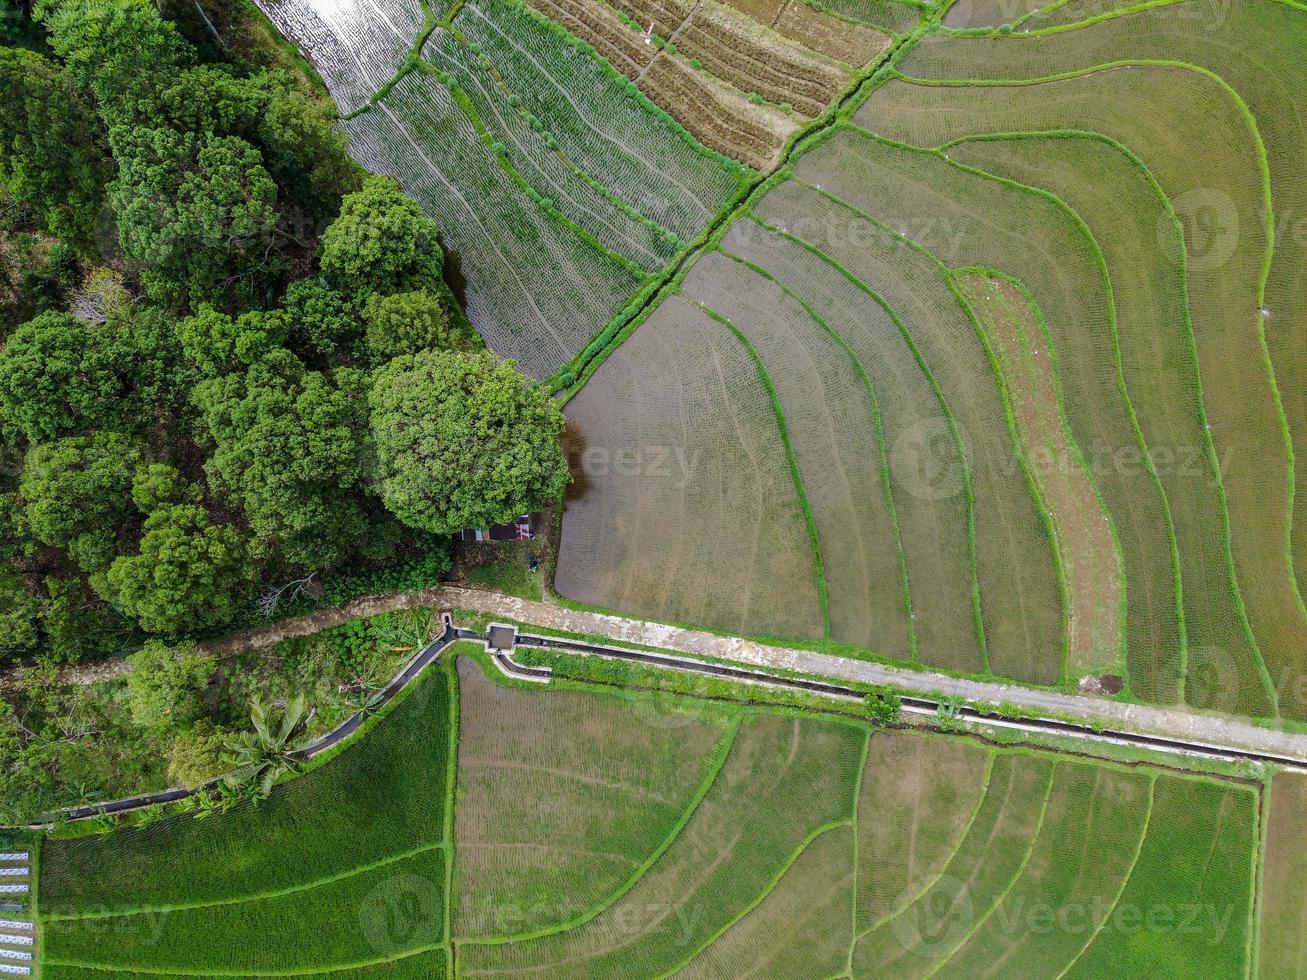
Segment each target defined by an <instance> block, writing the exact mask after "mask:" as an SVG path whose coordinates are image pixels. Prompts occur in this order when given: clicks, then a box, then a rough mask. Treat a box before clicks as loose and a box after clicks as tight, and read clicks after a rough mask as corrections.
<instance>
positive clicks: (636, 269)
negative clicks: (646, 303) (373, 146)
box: [405, 57, 656, 350]
mask: <svg viewBox="0 0 1307 980" xmlns="http://www.w3.org/2000/svg"><path fill="white" fill-rule="evenodd" d="M415 67H416V70H417V71H418V72H419V73H421V74H423V75H427V76H428V77H430V78H434V79H435V80H436V81H437V82H438V83H439V84H441V85H443V86H444V88H445V91H447V92H448V93H449V97H450V98H451V99H452V100H453V101H454V104H455V105H457V106H458V109H459V111H460V112H462V113H463V115H464V116H466V117H467V121H468V122H469V123H470V124H471V125H472V128H473V130H474V131H475V132H476V134H477V136H478V137H480V139H481V144H482V146H484V147H485V149H486V151H487V152H488V153H489V154H490V156H491V157H493V158H494V160H495V162H496V163H497V164H498V165H499V168H500V169H501V170H503V171H504V173H505V174H507V175H508V178H509V180H510V181H512V182H513V183H514V184H516V185H517V187H518V188H520V189H521V191H522V193H523V194H526V193H527V192H528V191H531V192H533V193H534V194H535V195H536V196H537V197H539V198H540V199H541V200H539V201H537V200H534V199H532V203H533V204H535V206H536V207H538V208H539V209H540V210H541V211H543V212H544V213H545V214H546V215H548V216H549V217H550V218H552V219H553V220H554V221H555V222H557V223H558V224H560V225H562V226H563V227H564V228H566V229H567V230H568V231H570V232H571V233H572V234H573V235H574V236H575V237H577V238H579V239H580V240H581V241H582V242H584V243H585V244H586V245H588V246H590V247H591V248H592V249H594V250H595V251H596V252H598V253H599V254H600V255H602V256H604V257H605V258H607V259H608V260H609V261H610V262H612V263H613V264H614V265H617V266H619V267H620V268H622V269H625V270H626V271H627V273H628V274H629V275H631V276H632V277H633V278H634V279H635V280H636V282H635V288H634V289H633V290H632V294H633V293H635V292H638V291H639V289H640V287H641V286H643V285H644V284H645V283H646V282H647V281H648V280H649V279H650V278H651V277H652V276H654V275H656V273H649V272H646V271H645V270H644V268H643V267H642V266H641V265H640V264H639V263H638V262H636V261H635V260H634V259H628V258H627V257H626V256H625V255H623V254H622V253H621V252H618V251H617V250H616V249H613V248H611V247H609V246H608V245H605V244H604V243H603V242H601V241H600V240H599V239H598V238H597V237H596V236H595V234H594V233H593V232H591V231H590V230H589V229H587V228H583V227H582V226H581V225H579V224H577V223H576V222H575V221H573V220H572V219H571V218H570V217H568V216H567V215H566V214H564V213H563V212H562V210H561V209H560V208H559V207H558V205H557V204H553V203H550V204H549V206H545V204H543V203H542V202H543V201H545V200H548V198H546V197H545V196H544V195H542V194H541V193H540V192H539V191H538V190H536V189H535V186H534V185H533V184H532V183H531V182H530V181H529V180H527V179H526V178H525V177H523V176H522V172H521V171H520V170H518V169H517V167H515V166H513V162H512V161H511V160H509V159H508V157H507V156H506V155H505V154H503V153H496V152H495V149H494V145H495V144H496V143H498V142H499V141H498V140H496V139H495V138H494V136H495V134H494V133H493V132H492V131H491V129H490V127H489V126H487V125H486V121H485V120H484V119H482V118H481V114H480V113H479V112H477V110H476V106H474V105H473V104H472V100H471V98H470V97H469V96H468V94H467V90H466V89H464V88H463V86H462V85H460V84H459V83H458V80H457V79H456V78H454V76H453V75H451V74H450V73H449V72H446V71H445V70H444V69H443V68H441V67H439V66H438V65H436V64H435V63H433V62H431V61H428V60H427V59H426V58H425V57H424V58H420V59H418V63H417V65H416V66H415ZM407 132H408V131H407V130H405V133H407ZM423 158H424V159H426V154H425V153H423ZM527 196H528V198H530V194H527ZM533 305H534V304H533ZM560 347H561V348H562V349H563V350H566V347H562V345H561V344H560Z"/></svg>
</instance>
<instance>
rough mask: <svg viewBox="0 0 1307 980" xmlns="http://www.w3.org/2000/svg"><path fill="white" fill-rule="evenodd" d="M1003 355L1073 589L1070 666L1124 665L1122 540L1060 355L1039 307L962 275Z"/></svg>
mask: <svg viewBox="0 0 1307 980" xmlns="http://www.w3.org/2000/svg"><path fill="white" fill-rule="evenodd" d="M957 281H958V286H959V288H960V289H961V291H962V292H963V295H964V296H965V298H966V300H967V302H968V303H969V304H970V305H971V308H972V309H973V310H974V311H975V313H976V317H977V319H978V320H979V321H980V326H981V329H982V330H983V331H984V332H985V334H986V336H987V338H988V340H989V343H990V346H991V348H992V349H993V351H994V356H995V359H996V360H997V361H998V366H999V370H1000V372H1001V373H1002V376H1003V381H1004V382H1005V384H1006V385H1007V391H1008V395H1009V397H1010V399H1011V402H1012V410H1013V414H1014V416H1015V419H1016V425H1017V431H1018V433H1019V435H1020V437H1021V441H1022V443H1023V444H1024V446H1025V451H1026V458H1027V460H1028V461H1029V464H1030V470H1031V476H1032V477H1033V479H1034V480H1035V483H1036V485H1037V486H1038V487H1039V490H1040V492H1041V493H1042V494H1043V498H1044V503H1045V504H1047V505H1048V509H1049V512H1050V517H1051V520H1052V523H1053V533H1054V537H1055V539H1056V542H1057V549H1058V554H1059V555H1060V557H1061V560H1062V568H1063V571H1064V573H1065V575H1066V580H1067V592H1068V596H1067V598H1068V624H1067V631H1068V634H1069V647H1068V651H1067V665H1068V671H1069V672H1070V673H1071V674H1072V675H1073V677H1075V676H1078V675H1080V674H1083V673H1085V672H1087V671H1091V670H1094V669H1095V668H1101V667H1108V666H1110V667H1113V668H1115V667H1117V666H1118V665H1119V659H1120V654H1121V626H1122V624H1121V598H1122V595H1121V574H1122V570H1121V567H1120V565H1119V563H1118V556H1117V549H1116V542H1115V541H1114V540H1113V539H1112V529H1111V525H1110V524H1109V523H1108V518H1107V514H1106V513H1105V512H1104V510H1103V507H1102V505H1101V503H1100V502H1099V500H1098V497H1097V495H1096V494H1095V493H1094V488H1093V485H1092V483H1091V482H1090V479H1089V474H1088V473H1087V472H1086V470H1085V469H1084V467H1083V466H1082V465H1081V464H1080V462H1078V461H1077V460H1076V458H1075V456H1074V455H1073V451H1072V444H1071V442H1070V441H1069V439H1068V437H1067V430H1066V428H1065V427H1064V426H1063V424H1062V422H1063V419H1062V411H1061V406H1060V404H1059V400H1058V391H1057V381H1056V378H1055V376H1054V371H1053V361H1052V359H1051V358H1050V357H1049V351H1048V350H1047V345H1046V343H1045V342H1044V338H1043V335H1042V332H1041V331H1040V329H1039V323H1038V322H1037V320H1036V318H1035V314H1034V311H1033V310H1032V309H1031V308H1030V304H1029V302H1028V300H1027V299H1026V297H1025V295H1024V294H1023V293H1022V292H1021V290H1019V289H1017V288H1016V287H1015V286H1013V285H1012V284H1011V283H1010V282H1007V281H1005V280H1002V279H992V278H989V277H988V276H985V275H982V274H969V275H962V276H959V277H958V280H957Z"/></svg>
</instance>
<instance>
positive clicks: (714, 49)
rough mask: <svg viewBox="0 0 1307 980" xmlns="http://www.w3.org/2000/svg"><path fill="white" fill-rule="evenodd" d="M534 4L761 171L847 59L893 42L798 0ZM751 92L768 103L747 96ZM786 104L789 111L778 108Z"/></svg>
mask: <svg viewBox="0 0 1307 980" xmlns="http://www.w3.org/2000/svg"><path fill="white" fill-rule="evenodd" d="M529 2H530V3H531V4H532V6H534V7H535V8H536V9H537V10H539V11H540V12H541V13H543V14H545V15H546V16H548V17H550V18H551V19H553V20H555V21H557V22H558V23H560V24H562V25H563V26H564V27H565V28H567V29H568V30H569V31H571V32H572V33H573V34H575V35H576V36H577V37H581V38H583V39H585V40H586V41H589V42H590V43H591V44H593V45H594V46H595V49H596V50H597V51H598V53H599V54H600V55H602V56H603V57H604V58H606V59H608V61H609V62H610V63H611V64H612V65H613V66H614V67H615V68H617V69H618V70H619V71H621V72H622V73H623V74H625V75H626V76H627V77H628V78H631V79H633V80H634V81H635V82H636V83H637V84H638V85H639V86H640V88H641V89H642V90H643V91H644V92H645V94H646V95H648V96H649V98H650V99H651V100H653V102H655V103H656V104H657V105H659V106H660V107H661V108H662V109H664V110H665V111H667V112H668V113H670V114H671V115H672V116H674V117H675V118H676V119H677V120H678V121H679V122H680V123H681V125H683V126H684V127H685V128H686V129H687V130H689V131H690V132H691V133H692V134H694V136H695V137H696V138H697V139H699V140H700V141H701V142H703V143H704V144H705V145H706V146H709V147H711V148H713V149H715V150H718V151H719V152H721V153H724V154H726V155H727V156H730V157H733V158H734V159H736V160H739V161H741V162H743V163H746V164H748V165H749V166H751V167H753V168H755V169H757V170H762V171H767V170H770V169H771V168H772V167H774V166H775V165H776V164H777V163H778V162H779V160H780V154H781V150H782V148H783V147H784V145H785V143H786V141H787V140H788V139H789V138H790V136H791V135H792V134H793V133H794V132H795V131H796V130H798V128H799V127H800V126H801V125H802V124H803V122H804V121H805V120H806V119H810V118H813V117H815V116H818V115H820V114H821V113H822V112H824V111H825V110H826V109H827V108H828V107H829V106H830V105H831V104H832V103H833V102H834V101H835V100H836V99H837V98H839V96H840V95H841V94H842V93H843V92H844V91H845V90H846V89H847V88H848V86H849V85H850V84H851V83H852V81H853V78H854V72H853V68H852V67H850V66H855V67H860V66H861V65H863V64H866V63H867V62H868V61H870V60H871V59H872V58H874V57H876V56H877V55H878V54H879V53H880V52H881V51H883V50H884V49H885V48H886V47H887V46H888V44H889V43H890V39H889V38H888V36H886V35H885V34H883V33H881V32H880V31H877V30H874V29H872V28H869V27H862V26H859V25H856V24H851V23H848V22H846V21H843V20H841V19H840V18H837V17H832V16H830V15H829V14H823V13H820V12H818V11H816V10H814V9H812V8H810V7H808V6H806V5H805V4H804V3H802V2H801V0H783V2H774V0H740V2H739V3H737V4H735V5H734V6H726V5H723V4H718V3H715V2H712V0H697V2H694V3H689V2H682V0H614V2H613V3H612V6H609V5H608V4H606V3H603V2H601V0H529ZM615 11H620V12H621V13H622V14H624V15H625V16H627V17H630V18H631V19H632V20H634V21H636V22H638V23H640V24H645V25H648V24H652V25H653V29H654V32H655V33H656V34H658V35H659V36H661V37H664V38H666V39H667V40H668V41H669V42H671V43H672V45H673V46H674V47H675V49H676V53H675V54H669V53H668V52H667V51H665V50H659V49H657V48H655V47H654V46H652V45H647V44H645V43H644V41H643V39H642V38H641V36H640V34H639V33H638V32H637V31H635V30H632V28H631V27H630V26H629V25H628V24H625V23H623V22H622V20H620V19H619V18H618V16H617V14H616V13H615ZM773 22H775V23H774V26H773ZM692 60H695V61H697V62H698V64H699V67H698V68H695V67H693V66H692V65H691V61H692ZM755 93H756V94H757V96H759V97H761V98H762V99H764V100H765V102H764V104H762V105H758V104H755V103H754V102H751V101H750V96H751V95H753V94H755ZM785 104H788V105H790V106H792V107H793V108H792V110H791V111H790V112H783V111H781V110H780V109H779V108H777V106H781V105H785Z"/></svg>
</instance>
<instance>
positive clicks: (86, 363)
mask: <svg viewBox="0 0 1307 980" xmlns="http://www.w3.org/2000/svg"><path fill="white" fill-rule="evenodd" d="M104 340H105V335H104V334H103V333H102V332H101V330H100V328H91V327H88V326H86V324H84V323H82V322H81V321H79V320H76V319H74V318H73V317H72V316H69V315H68V314H66V313H42V314H41V315H40V316H38V317H36V318H35V319H33V320H29V321H28V322H27V323H24V324H22V325H21V326H19V328H18V329H17V330H16V331H14V333H13V336H11V337H10V338H9V340H8V342H7V343H6V344H5V347H4V350H3V351H0V423H3V424H4V425H5V427H6V428H8V429H9V430H10V431H11V432H17V433H20V434H22V435H23V436H26V437H27V438H28V439H30V440H32V441H38V440H48V439H55V438H58V437H59V436H61V435H66V434H70V433H73V432H78V431H81V430H84V429H87V428H91V427H95V426H98V425H101V424H102V423H107V422H111V421H112V420H113V419H114V417H115V416H116V415H117V413H118V408H119V407H120V401H119V400H120V399H121V398H122V396H123V394H124V390H123V385H122V382H121V379H120V378H119V376H118V374H117V372H116V371H115V369H114V365H113V358H112V357H111V355H110V352H109V350H108V348H107V345H106V344H105V342H104Z"/></svg>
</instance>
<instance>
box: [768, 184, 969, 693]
mask: <svg viewBox="0 0 1307 980" xmlns="http://www.w3.org/2000/svg"><path fill="white" fill-rule="evenodd" d="M788 179H790V180H793V181H794V182H796V183H798V184H802V185H803V186H804V187H808V188H811V189H813V190H816V191H817V193H819V194H822V195H824V196H825V197H827V198H829V199H830V200H831V201H833V202H835V203H836V204H839V205H841V206H843V207H846V208H848V209H849V210H850V211H852V212H854V213H855V214H857V215H859V216H860V217H863V218H866V217H867V216H866V215H863V214H862V212H860V211H858V210H857V209H856V208H854V207H852V206H851V205H848V204H846V203H845V202H843V201H841V200H840V199H839V198H837V197H834V196H833V195H830V194H827V193H826V192H825V191H822V190H821V189H820V188H814V187H813V185H811V184H808V183H805V182H804V181H802V180H800V179H799V178H797V177H794V176H792V175H791V176H790V177H789V178H788ZM749 217H750V219H752V220H753V221H755V222H757V223H758V224H760V225H761V226H762V227H763V228H766V229H767V230H768V231H770V232H773V233H774V234H777V235H780V236H781V237H782V238H785V239H786V240H787V241H791V242H794V243H795V244H796V245H799V246H800V247H802V248H804V249H806V250H808V251H809V252H811V253H812V254H813V255H815V256H817V257H818V258H819V259H821V260H822V261H823V262H825V263H827V264H828V265H830V266H831V268H833V269H835V270H836V271H838V272H839V273H841V274H842V275H843V276H844V277H845V278H846V279H848V280H849V282H850V283H852V284H853V285H854V286H855V287H856V288H858V289H859V290H861V291H862V292H863V293H865V294H866V295H867V296H869V297H870V298H871V299H872V300H873V301H874V302H875V303H876V304H877V305H878V306H880V308H881V309H883V310H884V311H885V313H886V315H888V316H889V318H890V320H892V321H893V323H894V325H895V326H896V327H898V330H899V336H900V337H901V338H902V339H903V342H904V344H906V345H907V348H908V350H909V352H910V353H911V354H912V357H913V360H915V361H916V364H917V368H918V369H919V370H920V371H921V373H922V376H923V377H924V378H925V379H926V383H927V384H928V385H929V386H930V390H931V393H932V394H933V395H934V396H935V401H936V403H937V404H938V405H939V407H940V411H941V412H942V413H943V415H944V420H945V423H946V425H947V427H948V430H949V438H950V439H952V441H953V446H954V448H956V449H957V451H958V460H959V462H960V469H961V475H962V492H963V497H964V499H965V500H966V505H967V537H966V541H967V566H968V573H969V575H970V579H971V613H972V620H973V624H974V626H975V630H976V643H977V647H978V649H979V652H980V670H981V675H982V676H993V675H992V674H991V672H990V669H989V651H988V647H987V644H986V641H985V626H984V620H983V619H982V617H981V608H980V604H981V597H980V581H979V577H978V575H977V572H976V520H975V494H974V492H973V491H972V488H971V465H970V462H969V461H968V460H967V451H966V448H965V447H964V446H963V444H962V438H961V436H960V435H959V434H958V429H957V420H956V419H954V417H953V412H952V410H951V409H950V408H949V407H948V402H947V400H945V398H944V392H943V391H942V390H941V389H940V387H939V382H937V381H936V380H935V374H934V372H933V371H932V370H931V369H930V365H929V364H927V363H926V359H925V358H924V357H923V356H922V354H921V349H920V348H919V347H917V343H916V341H915V340H914V339H913V336H912V332H911V331H910V330H909V329H908V327H907V325H906V324H905V323H904V322H903V319H902V318H901V317H900V316H899V314H898V311H897V310H895V309H894V308H893V306H891V305H890V303H889V302H888V301H887V300H886V299H885V297H883V296H882V295H881V294H880V293H879V292H877V291H876V290H875V289H872V288H871V286H869V285H868V284H867V283H865V282H863V281H862V280H861V279H859V278H858V277H857V276H856V275H854V274H853V273H852V272H851V271H849V270H848V269H847V268H845V267H844V266H843V265H841V264H840V263H839V261H838V260H836V259H835V258H834V257H832V256H830V255H828V254H827V253H825V252H823V251H822V250H821V249H820V248H818V247H817V246H816V245H813V244H812V243H811V242H809V241H806V240H805V239H802V238H799V237H797V236H795V235H791V234H790V233H789V232H788V231H786V230H785V229H784V228H779V227H777V226H776V225H773V224H770V223H768V222H767V221H764V220H763V219H762V218H760V217H758V216H757V215H756V214H753V213H752V212H751V213H750V215H749Z"/></svg>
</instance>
